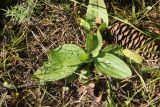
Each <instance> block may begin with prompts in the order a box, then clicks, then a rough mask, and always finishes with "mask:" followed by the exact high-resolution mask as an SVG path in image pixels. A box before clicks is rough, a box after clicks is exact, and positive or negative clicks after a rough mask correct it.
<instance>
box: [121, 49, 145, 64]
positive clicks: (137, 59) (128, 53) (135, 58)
mask: <svg viewBox="0 0 160 107" xmlns="http://www.w3.org/2000/svg"><path fill="white" fill-rule="evenodd" d="M122 53H123V54H124V55H125V56H126V57H128V58H130V59H131V60H132V61H134V62H136V63H138V64H141V63H142V61H143V59H142V57H141V56H140V55H139V54H138V53H136V52H133V51H131V50H129V49H124V50H122Z"/></svg>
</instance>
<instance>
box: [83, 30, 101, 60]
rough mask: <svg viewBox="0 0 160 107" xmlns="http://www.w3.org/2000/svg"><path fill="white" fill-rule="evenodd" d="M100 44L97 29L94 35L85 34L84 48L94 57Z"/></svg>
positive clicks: (99, 34)
mask: <svg viewBox="0 0 160 107" xmlns="http://www.w3.org/2000/svg"><path fill="white" fill-rule="evenodd" d="M102 45H103V44H102V36H101V33H100V31H99V30H97V33H96V35H91V34H89V35H87V40H86V49H87V51H88V52H90V53H91V54H92V56H93V57H96V56H97V55H98V54H99V51H100V49H101V47H102Z"/></svg>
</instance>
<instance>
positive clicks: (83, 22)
mask: <svg viewBox="0 0 160 107" xmlns="http://www.w3.org/2000/svg"><path fill="white" fill-rule="evenodd" d="M80 25H81V26H83V27H84V28H85V29H87V30H88V31H89V30H90V29H91V26H90V25H89V23H88V22H87V21H85V20H84V19H82V18H81V23H80Z"/></svg>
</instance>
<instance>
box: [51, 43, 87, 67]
mask: <svg viewBox="0 0 160 107" xmlns="http://www.w3.org/2000/svg"><path fill="white" fill-rule="evenodd" d="M88 58H89V55H88V54H87V53H86V52H85V51H84V50H83V49H82V48H81V47H78V46H76V45H74V44H65V45H63V46H61V47H58V48H56V49H53V50H51V51H50V52H49V53H48V59H49V61H52V62H54V63H55V64H57V65H62V66H73V65H78V64H81V63H83V62H85V61H86V60H87V59H88Z"/></svg>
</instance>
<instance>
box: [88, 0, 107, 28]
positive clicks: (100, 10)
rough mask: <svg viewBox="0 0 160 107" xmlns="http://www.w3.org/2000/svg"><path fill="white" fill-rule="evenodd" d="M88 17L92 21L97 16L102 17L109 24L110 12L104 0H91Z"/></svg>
mask: <svg viewBox="0 0 160 107" xmlns="http://www.w3.org/2000/svg"><path fill="white" fill-rule="evenodd" d="M86 18H87V19H88V20H92V21H93V20H95V19H96V18H102V19H103V21H104V22H105V23H106V26H108V12H107V9H106V6H105V3H104V0H89V5H88V8H87V13H86Z"/></svg>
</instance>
